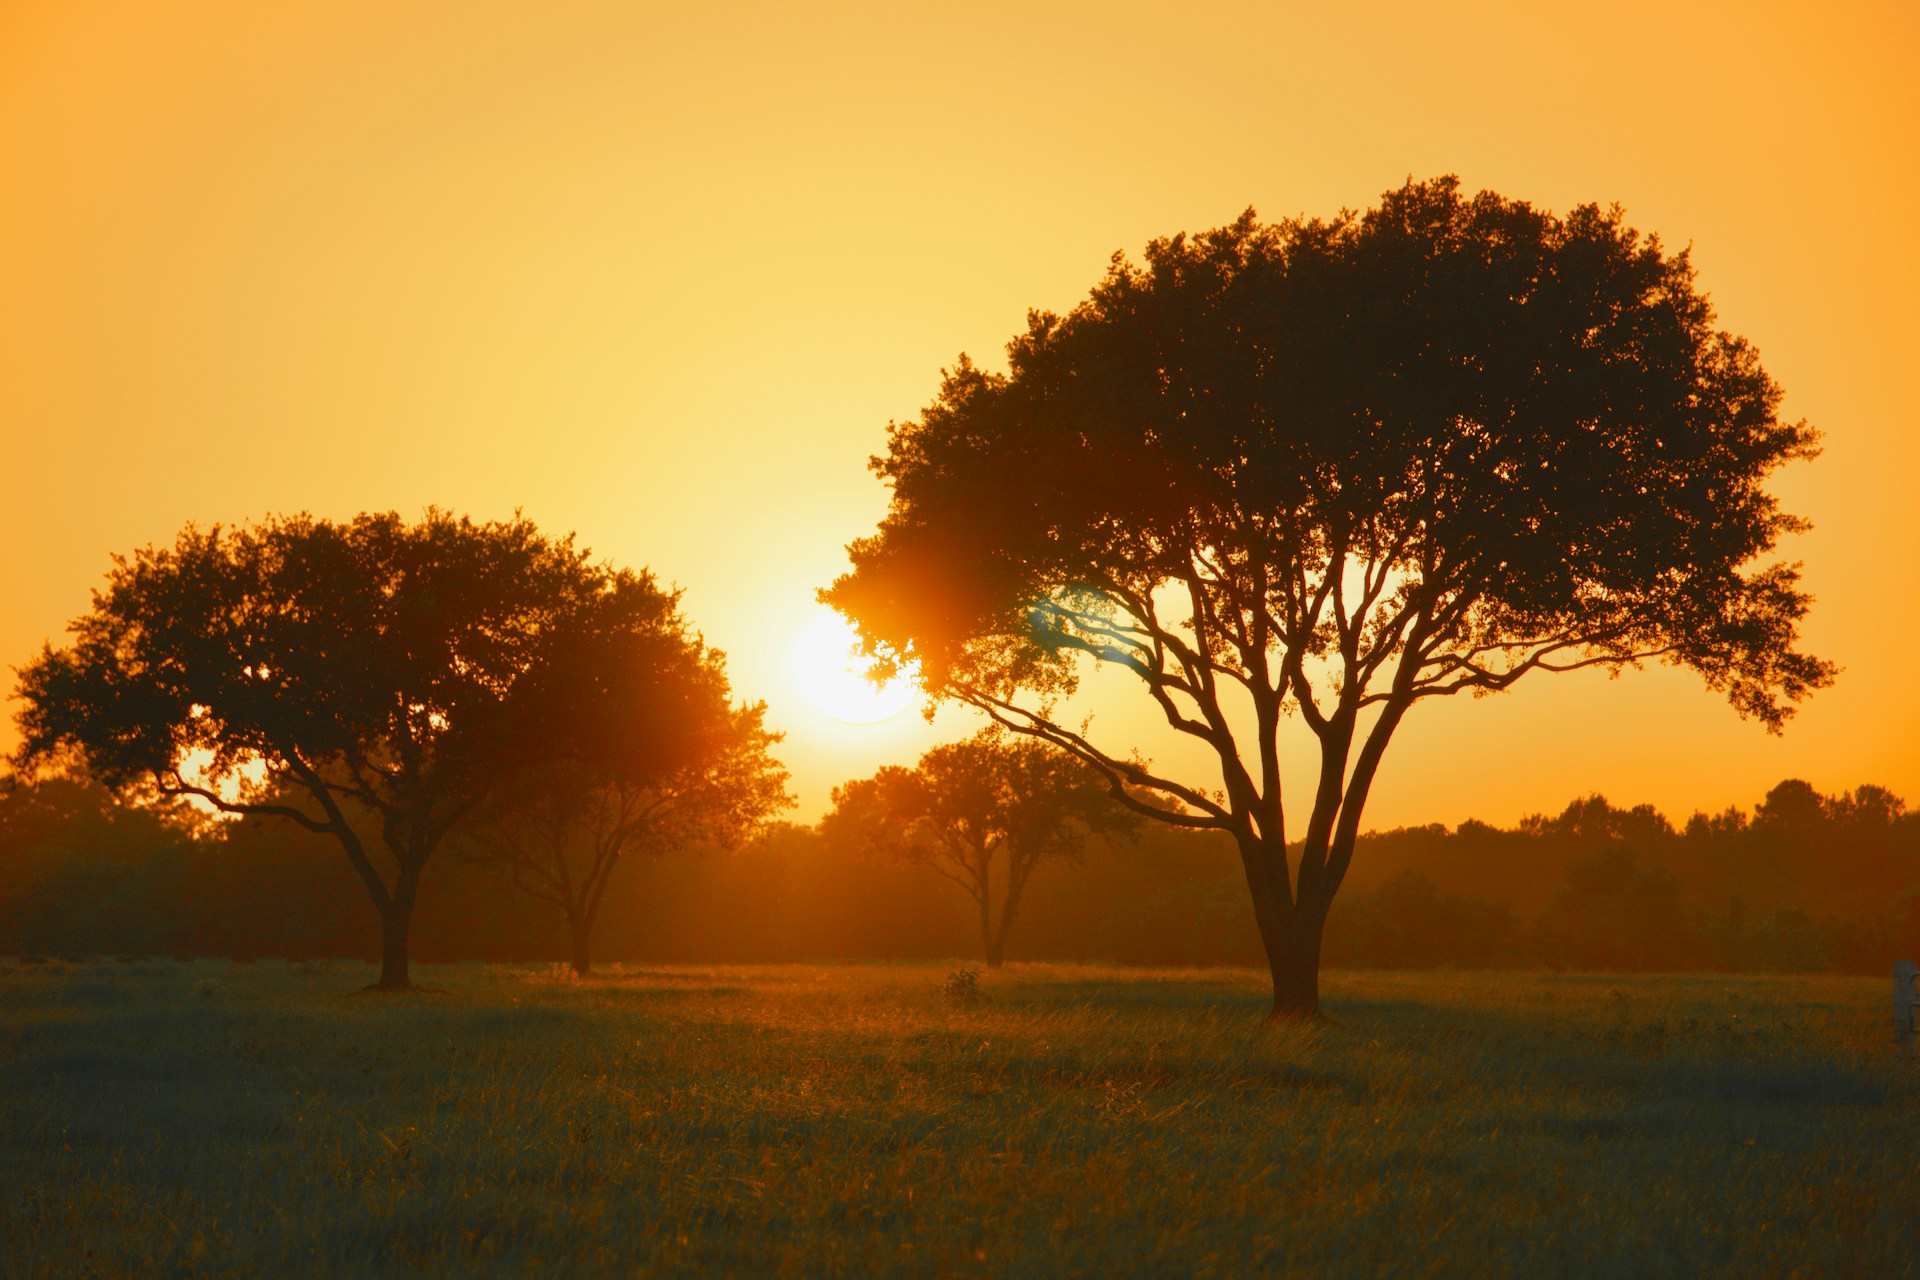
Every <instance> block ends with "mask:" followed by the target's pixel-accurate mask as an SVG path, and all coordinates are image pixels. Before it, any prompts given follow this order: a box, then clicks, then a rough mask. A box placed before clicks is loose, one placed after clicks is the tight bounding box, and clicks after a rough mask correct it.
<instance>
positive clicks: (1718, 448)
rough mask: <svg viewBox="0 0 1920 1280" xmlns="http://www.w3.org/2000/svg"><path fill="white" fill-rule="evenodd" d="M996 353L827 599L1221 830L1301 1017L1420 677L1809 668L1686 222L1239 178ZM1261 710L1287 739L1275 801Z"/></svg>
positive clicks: (1277, 767)
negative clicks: (1108, 737) (1212, 764)
mask: <svg viewBox="0 0 1920 1280" xmlns="http://www.w3.org/2000/svg"><path fill="white" fill-rule="evenodd" d="M1007 351H1008V363H1009V372H1008V373H1006V374H1004V375H1002V374H995V373H989V372H987V371H985V370H983V369H980V368H977V367H976V366H975V365H973V364H972V363H971V362H970V361H968V360H967V359H966V358H965V357H964V356H962V357H961V359H960V361H959V362H958V364H957V365H956V366H955V367H954V368H953V369H952V370H951V371H949V372H948V373H947V374H946V375H945V379H944V382H943V385H942V387H941V390H940V394H939V398H938V399H937V400H936V401H935V402H934V403H933V404H932V405H931V406H930V407H928V408H927V409H926V410H925V411H923V412H922V413H921V415H920V416H919V418H918V419H917V420H914V421H909V422H905V423H896V424H894V425H893V426H892V427H891V428H890V433H889V447H888V451H887V454H886V456H885V457H883V458H876V459H875V460H874V463H873V466H874V469H875V470H876V471H877V472H878V473H879V474H880V475H881V476H882V477H883V478H885V479H886V480H887V481H888V482H889V483H890V484H891V485H892V488H893V497H892V505H891V508H890V510H889V512H888V514H887V516H886V518H885V519H884V521H883V522H882V524H881V526H880V529H879V531H878V532H877V534H875V535H874V536H873V537H870V538H867V539H864V540H861V541H859V542H856V543H854V544H853V546H852V547H851V548H850V553H851V557H852V561H853V568H852V570H851V572H849V573H848V574H846V575H845V576H843V577H842V578H840V579H839V580H838V581H837V582H835V583H834V584H833V585H832V586H831V587H830V588H829V589H827V590H825V591H823V592H822V593H821V596H822V599H823V600H825V601H826V602H827V603H829V604H831V605H833V606H834V607H836V608H838V609H839V610H840V611H841V612H842V613H844V614H846V615H847V616H848V617H850V618H853V619H854V620H855V621H856V622H857V623H858V624H859V626H860V628H861V630H862V634H863V636H864V637H865V640H866V643H867V645H868V646H869V648H870V649H871V650H872V651H873V652H875V653H877V654H878V655H880V656H881V658H882V659H883V663H882V667H881V673H882V674H885V673H886V672H887V670H888V669H889V665H890V664H897V663H904V662H906V661H909V660H913V661H917V662H918V663H919V664H920V670H921V680H922V683H923V684H924V686H925V687H926V688H927V689H928V690H929V691H930V692H931V693H932V694H933V695H934V696H935V697H938V698H947V699H954V700H958V701H960V702H963V703H966V704H968V705H971V706H973V707H976V708H978V709H979V710H981V711H983V712H985V713H986V714H987V715H989V716H991V717H992V718H993V719H994V720H995V721H996V722H997V723H999V724H1001V725H1003V726H1005V727H1006V728H1008V729H1010V730H1013V731H1015V732H1017V733H1022V734H1027V735H1031V736H1033V737H1035V738H1039V739H1042V740H1045V741H1047V742H1050V743H1052V744H1054V745H1055V746H1057V747H1060V748H1062V749H1064V750H1066V751H1069V752H1072V753H1074V754H1076V755H1078V756H1079V757H1081V758H1082V759H1084V760H1086V761H1088V762H1089V763H1091V764H1093V765H1094V766H1095V767H1096V768H1098V769H1100V770H1101V771H1103V772H1104V774H1105V775H1106V776H1107V778H1108V779H1109V780H1110V783H1111V786H1112V788H1113V791H1114V794H1115V795H1116V796H1118V797H1120V798H1121V799H1122V801H1123V802H1124V803H1127V804H1130V805H1133V806H1134V807H1135V808H1136V809H1138V810H1139V811H1140V812H1141V813H1142V814H1143V815H1145V816H1147V817H1149V818H1152V819H1154V820H1157V821H1164V822H1171V823H1176V824H1180V825H1186V826H1193V827H1211V828H1216V829H1219V830H1222V831H1226V832H1228V833H1230V834H1231V835H1232V836H1233V838H1234V840H1235V842H1236V844H1237V846H1238V849H1239V852H1240V857H1241V861H1242V864H1243V866H1244V869H1245V876H1246V882H1247V887H1248V890H1249V892H1250V895H1251V897H1252V903H1253V914H1254V918H1255V921H1256V923H1257V925H1258V927H1259V931H1260V935H1261V939H1262V942H1263V944H1264V946H1265V949H1266V954H1267V958H1268V965H1269V969H1270V971H1271V977H1272V982H1273V1016H1274V1017H1276V1018H1280V1017H1312V1016H1317V1013H1318V1008H1319V967H1320V944H1321V937H1322V932H1323V929H1324V926H1325V921H1326V913H1327V909H1328V906H1329V904H1330V903H1331V902H1332V901H1333V897H1334V894H1335V893H1336V892H1337V891H1338V889H1339V887H1340V883H1341V880H1342V878H1343V877H1344V876H1345V874H1346V871H1347V867H1348V865H1349V863H1350V861H1351V858H1352V853H1353V847H1354V840H1355V838H1356V836H1358V834H1359V832H1360V823H1361V816H1362V813H1363V811H1364V807H1365V804H1366V801H1367V797H1368V795H1369V794H1370V792H1371V789H1372V787H1373V784H1374V781H1375V779H1376V777H1377V776H1378V771H1379V767H1380V763H1381V760H1382V758H1383V756H1384V754H1385V751H1386V748H1387V745H1388V743H1389V741H1390V740H1391V738H1392V737H1393V734H1394V732H1395V731H1396V730H1397V729H1398V728H1399V726H1400V723H1401V721H1402V720H1403V719H1404V718H1405V716H1406V713H1407V712H1408V710H1409V709H1411V707H1412V706H1413V704H1414V703H1415V702H1418V701H1420V700H1421V699H1424V698H1433V697H1446V696H1450V695H1455V694H1461V693H1473V694H1485V693H1493V692H1497V691H1501V690H1504V689H1507V688H1510V687H1511V686H1512V685H1513V684H1514V683H1515V682H1516V681H1518V680H1520V679H1521V678H1522V677H1524V676H1526V675H1528V674H1530V673H1532V672H1536V671H1570V670H1574V669H1576V668H1581V667H1601V668H1606V669H1611V670H1615V671H1617V670H1620V669H1622V668H1626V667H1631V666H1634V665H1637V664H1639V663H1641V662H1643V661H1645V660H1648V659H1658V660H1662V661H1665V662H1669V663H1673V664H1676V665H1680V666H1684V667H1689V668H1691V669H1693V670H1694V671H1696V672H1697V673H1699V674H1700V675H1701V676H1702V677H1703V678H1704V679H1705V681H1706V682H1707V684H1708V685H1709V686H1711V687H1713V688H1716V689H1720V690H1724V691H1725V692H1726V693H1727V695H1728V696H1729V698H1730V699H1731V701H1732V703H1733V705H1734V707H1735V708H1736V709H1737V710H1739V711H1740V712H1741V713H1742V714H1745V715H1751V716H1754V717H1757V718H1758V719H1759V720H1761V722H1762V723H1763V724H1765V725H1766V726H1767V727H1768V728H1769V729H1770V730H1777V729H1778V728H1779V727H1780V724H1781V722H1782V720H1783V719H1784V718H1785V717H1786V715H1787V714H1788V713H1789V711H1790V705H1789V704H1791V703H1792V702H1794V701H1796V700H1798V699H1800V698H1802V697H1804V696H1806V695H1807V694H1808V693H1810V692H1811V691H1812V690H1814V689H1816V688H1818V687H1820V686H1821V685H1824V684H1826V683H1827V682H1828V681H1829V680H1830V679H1831V677H1832V673H1833V668H1832V667H1831V666H1830V665H1829V664H1828V663H1826V662H1824V661H1822V660H1820V659H1818V658H1815V657H1811V656H1809V655H1807V654H1805V653H1803V652H1800V651H1799V650H1797V649H1796V648H1795V644H1796V641H1797V631H1798V623H1799V621H1800V619H1801V617H1802V616H1803V615H1804V613H1805V611H1806V609H1807V607H1808V603H1809V600H1808V597H1807V595H1806V594H1805V593H1804V592H1803V591H1802V590H1801V589H1800V586H1799V579H1798V574H1797V572H1796V570H1795V568H1794V567H1793V566H1791V565H1786V564H1766V563H1763V562H1761V561H1760V558H1761V557H1764V556H1765V555H1766V554H1767V553H1768V552H1769V551H1770V550H1771V549H1772V548H1773V547H1774V546H1775V544H1776V542H1777V541H1778V540H1779V538H1780V537H1781V536H1782V535H1784V534H1789V533H1793V532H1796V531H1798V530H1799V529H1801V528H1803V527H1804V525H1803V522H1801V521H1799V520H1797V519H1795V518H1793V517H1791V516H1788V515H1786V514H1783V513H1782V512H1781V511H1780V509H1779V506H1778V504H1777V503H1776V501H1775V499H1774V498H1773V497H1772V495H1771V494H1770V493H1769V492H1768V491H1767V490H1766V488H1765V487H1764V482H1765V480H1766V478H1767V477H1768V475H1769V474H1770V473H1771V472H1772V471H1773V470H1774V469H1775V468H1777V467H1778V466H1780V465H1781V464H1783V463H1785V462H1787V461H1790V460H1792V459H1798V458H1808V457H1811V456H1813V454H1814V453H1815V452H1816V449H1815V442H1816V439H1817V436H1816V433H1815V432H1813V431H1812V430H1811V429H1809V428H1808V427H1807V426H1805V425H1804V424H1799V423H1790V422H1783V421H1781V420H1780V419H1779V417H1778V415H1777V412H1776V410H1777V407H1778V404H1779V400H1780V391H1779V388H1778V387H1777V386H1776V385H1775V384H1774V382H1773V381H1772V379H1771V378H1769V377H1768V376H1767V374H1766V372H1765V371H1764V370H1763V369H1762V368H1761V366H1760V363H1759V360H1758V358H1757V357H1756V355H1755V353H1754V351H1753V349H1752V348H1751V347H1750V346H1749V345H1748V344H1747V343H1746V342H1745V341H1743V340H1742V339H1740V338H1737V337H1734V336H1732V335H1730V334H1727V333H1724V332H1721V331H1718V330H1716V329H1715V328H1714V326H1713V315H1712V312H1711V310H1710V308H1709V306H1708V304H1707V300H1706V298H1705V297H1704V296H1703V295H1702V294H1700V293H1699V292H1698V291H1697V290H1696V288H1695V287H1694V279H1693V270H1692V267H1691V265H1690V264H1689V262H1688V257H1687V254H1686V253H1685V252H1682V253H1679V254H1675V255H1671V256H1669V255H1668V254H1666V253H1665V252H1663V250H1662V248H1661V246H1660V244H1659V242H1658V240H1657V239H1652V238H1643V237H1642V236H1640V235H1639V233H1637V232H1636V231H1634V230H1633V229H1632V228H1630V227H1628V226H1627V225H1626V224H1625V223H1624V221H1623V220H1622V215H1621V214H1620V212H1619V211H1618V210H1617V209H1614V210H1603V209H1600V208H1598V207H1595V206H1592V205H1587V206H1582V207H1580V208H1577V209H1575V210H1574V211H1573V212H1572V213H1570V214H1569V215H1567V216H1566V217H1565V218H1564V219H1562V218H1558V217H1554V216H1552V215H1549V214H1546V213H1543V212H1541V211H1539V210H1536V209H1534V208H1532V207H1531V206H1529V205H1527V204H1525V203H1522V202H1518V201H1513V200H1507V199H1504V198H1502V197H1500V196H1497V195H1494V194H1491V193H1482V194H1480V195H1478V196H1476V197H1473V198H1472V199H1467V198H1464V197H1463V196H1462V195H1461V193H1460V191H1459V188H1458V183H1457V182H1456V180H1454V179H1452V178H1444V179H1440V180H1437V181H1433V182H1425V183H1409V184H1407V185H1406V186H1405V187H1403V188H1401V189H1400V190H1397V191H1392V192H1389V193H1387V195H1386V196H1385V198H1384V199H1383V200H1382V202H1381V204H1380V206H1379V207H1378V208H1376V209H1373V210H1370V211H1369V212H1367V213H1366V214H1364V215H1351V214H1342V215H1341V216H1340V217H1338V218H1335V219H1333V220H1332V221H1320V220H1312V221H1290V222H1282V223H1278V224H1272V225H1263V224H1261V223H1259V222H1257V221H1256V220H1255V218H1254V216H1253V215H1252V213H1251V212H1249V213H1248V214H1246V215H1245V216H1243V217H1242V218H1241V219H1240V220H1238V221H1237V222H1235V223H1233V224H1232V225H1231V226H1227V227H1222V228H1220V229H1218V230H1215V231H1210V232H1207V233H1205V234H1203V235H1199V236H1194V237H1188V236H1184V235H1182V236H1176V237H1174V238H1172V239H1169V240H1159V241H1155V242H1154V243H1152V244H1151V245H1149V246H1148V249H1147V255H1146V262H1145V264H1144V265H1143V266H1136V265H1134V264H1132V263H1130V262H1128V261H1126V260H1124V259H1123V258H1121V257H1119V256H1117V255H1116V257H1115V259H1114V262H1113V266H1112V268H1111V270H1110V271H1109V272H1108V274H1107V277H1106V279H1105V280H1104V281H1103V282H1102V283H1101V284H1100V285H1099V286H1098V287H1097V288H1095V289H1094V291H1093V293H1092V295H1091V296H1090V297H1089V298H1088V299H1087V300H1086V301H1085V302H1083V303H1081V304H1080V305H1079V306H1078V307H1076V308H1075V309H1074V310H1073V311H1072V312H1071V313H1069V314H1067V315H1065V316H1060V315H1055V314H1052V313H1048V312H1034V313H1031V314H1030V315H1029V317H1028V325H1027V330H1026V332H1025V333H1024V334H1021V335H1020V336H1019V337H1017V338H1015V339H1014V340H1013V341H1012V342H1011V343H1010V344H1009V346H1008V349H1007ZM1084 658H1091V659H1092V660H1095V661H1098V662H1104V663H1109V664H1112V665H1114V666H1116V667H1118V668H1120V669H1122V670H1125V671H1128V672H1131V673H1132V675H1133V676H1135V677H1137V678H1138V679H1139V681H1140V688H1141V692H1142V693H1143V694H1144V696H1145V697H1146V698H1148V699H1149V700H1150V701H1151V703H1152V705H1154V706H1155V707H1157V708H1158V710H1159V711H1160V712H1161V714H1162V715H1163V716H1164V718H1165V721H1166V723H1167V724H1168V725H1169V726H1171V728H1172V729H1173V730H1174V731H1176V732H1177V733H1180V734H1183V735H1186V736H1187V737H1188V738H1190V739H1192V740H1193V741H1194V742H1195V743H1197V744H1199V745H1200V746H1201V747H1202V748H1203V749H1205V750H1206V751H1207V752H1209V753H1210V754H1211V756H1212V758H1213V760H1214V761H1216V762H1217V777H1215V778H1214V779H1213V780H1212V784H1210V783H1209V782H1208V781H1206V780H1202V779H1195V778H1183V777H1178V776H1174V775H1172V774H1170V773H1169V772H1167V771H1164V770H1156V769H1154V768H1152V767H1149V766H1148V765H1146V764H1143V763H1141V762H1140V761H1139V759H1138V758H1137V757H1136V755H1135V752H1136V750H1137V748H1138V746H1139V744H1137V743H1135V744H1118V745H1116V744H1102V743H1097V742H1096V741H1095V740H1094V739H1093V738H1092V737H1091V736H1090V734H1089V733H1088V732H1087V731H1086V730H1085V729H1084V728H1076V727H1075V726H1074V725H1073V724H1070V723H1067V722H1065V721H1064V720H1062V719H1060V718H1056V715H1055V710H1054V709H1055V707H1056V706H1057V705H1059V704H1058V699H1059V698H1060V697H1061V696H1062V695H1063V694H1064V693H1066V692H1067V691H1069V690H1071V689H1072V688H1073V687H1074V686H1075V684H1076V681H1077V679H1078V678H1079V676H1080V674H1081V673H1082V672H1083V671H1084V670H1085V667H1084V664H1083V663H1082V662H1081V661H1080V660H1081V659H1084ZM1289 717H1291V718H1292V719H1293V720H1294V721H1296V722H1297V723H1298V724H1301V725H1304V726H1305V728H1306V729H1307V730H1308V731H1309V732H1310V733H1311V735H1312V744H1311V746H1312V749H1313V755H1314V757H1315V761H1316V763H1315V766H1314V768H1315V771H1316V773H1317V776H1316V777H1314V778H1313V779H1311V780H1310V781H1309V783H1308V785H1307V786H1306V787H1305V788H1304V791H1303V792H1302V795H1303V797H1304V799H1303V801H1302V803H1301V805H1300V808H1303V809H1304V810H1305V821H1304V823H1303V824H1301V825H1300V827H1299V828H1297V829H1296V830H1294V831H1291V832H1290V831H1289V829H1288V826H1287V821H1286V815H1287V805H1286V796H1285V794H1284V792H1283V787H1282V776H1281V775H1282V768H1281V761H1282V752H1281V747H1280V726H1281V724H1282V722H1283V720H1285V719H1287V718H1289ZM1210 772H1211V770H1210ZM1149 798H1159V799H1162V800H1172V801H1175V802H1177V808H1174V809H1166V808H1161V807H1159V806H1158V805H1156V804H1153V803H1149ZM1296 820H1297V819H1296ZM1291 842H1297V848H1298V855H1297V860H1296V859H1294V858H1293V857H1291V856H1290V843H1291Z"/></svg>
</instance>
